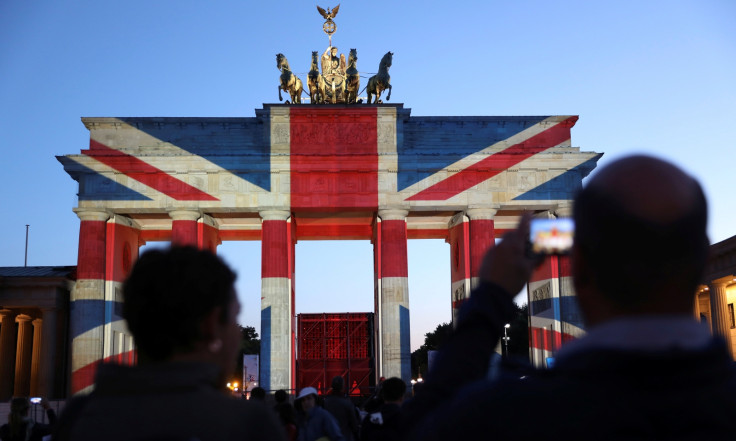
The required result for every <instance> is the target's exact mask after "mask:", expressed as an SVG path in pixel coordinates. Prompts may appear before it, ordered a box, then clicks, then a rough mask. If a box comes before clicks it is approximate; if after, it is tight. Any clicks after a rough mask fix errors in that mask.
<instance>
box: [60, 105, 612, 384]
mask: <svg viewBox="0 0 736 441" xmlns="http://www.w3.org/2000/svg"><path fill="white" fill-rule="evenodd" d="M410 113H411V112H410V110H409V109H405V108H403V106H402V105H400V104H398V105H371V106H368V105H363V106H342V105H334V106H332V105H325V106H311V105H304V106H287V105H264V108H263V109H257V110H256V116H255V117H251V118H83V122H84V124H85V126H86V127H87V128H88V129H89V130H90V144H89V148H88V149H85V150H82V152H81V154H76V155H66V156H59V157H58V160H59V161H60V162H61V163H62V164H63V165H64V168H65V170H66V171H67V172H68V173H69V174H70V175H71V176H72V178H74V179H75V180H77V181H78V182H79V193H78V196H79V204H78V207H77V208H76V209H75V211H77V213H78V214H79V216H80V219H81V220H82V226H81V230H80V258H79V266H80V269H79V274H80V276H79V277H80V280H81V281H82V283H79V284H78V285H79V286H78V289H76V294H75V296H74V299H73V302H72V325H71V329H72V333H73V338H74V342H75V343H74V344H73V351H74V353H73V355H72V364H73V368H72V370H73V373H72V383H73V389H74V392H78V391H82V390H85V389H86V388H88V387H89V386H90V385H91V384H92V377H91V373H92V372H93V371H94V366H96V364H97V363H99V362H100V361H101V360H104V359H113V360H118V361H120V360H122V361H123V362H125V361H128V362H130V361H132V360H133V359H134V352H133V350H132V342H131V341H129V340H128V336H127V334H126V332H125V328H124V325H123V324H122V322H121V319H120V317H119V314H118V310H119V307H118V302H119V293H118V292H119V285H120V283H121V281H122V279H123V278H124V276H125V274H126V272H127V270H128V269H129V266H130V263H131V261H132V260H134V259H135V258H136V257H137V246H138V245H139V244H140V243H144V242H145V241H148V240H176V234H173V236H172V224H175V223H176V222H189V221H191V222H193V223H192V225H193V228H195V229H198V230H196V231H199V233H196V232H195V233H193V234H199V235H198V236H197V237H199V238H200V239H201V241H202V243H200V245H201V246H205V247H209V248H212V249H214V247H216V244H217V243H218V241H221V240H261V234H262V227H261V220H260V219H261V217H259V213H262V212H264V210H280V211H283V212H288V213H290V216H291V218H290V219H291V221H290V222H291V225H292V228H293V229H294V233H293V236H294V237H293V239H294V240H297V239H330V238H332V239H341V238H350V239H373V238H374V225H375V216H376V212H379V211H380V210H385V209H394V208H400V209H402V210H406V211H408V213H409V214H408V216H407V218H406V228H407V230H408V237H409V238H445V239H448V238H449V233H448V232H449V226H448V225H449V221H450V220H451V219H452V218H453V216H456V215H457V213H459V212H463V211H464V210H468V209H472V208H483V207H486V208H492V209H493V210H494V213H495V215H494V220H495V229H496V232H497V233H498V232H499V231H500V232H503V230H505V229H508V228H512V227H513V225H514V223H515V221H516V219H517V218H518V215H519V213H520V212H521V210H535V211H539V212H541V211H545V210H554V209H555V208H556V207H559V206H560V204H567V203H568V202H569V201H570V200H571V199H572V196H573V194H574V192H575V191H576V190H577V189H578V188H579V187H580V185H581V182H582V179H583V178H584V177H585V176H586V175H587V174H588V173H590V171H591V170H593V169H594V168H595V165H596V162H597V161H598V159H599V158H600V156H601V154H599V153H594V152H580V151H579V149H578V148H576V147H572V146H571V144H570V129H571V128H572V127H573V126H574V125H575V123H576V121H577V119H578V117H577V116H509V117H414V116H411V115H410ZM190 212H196V213H200V214H202V216H201V217H199V218H196V217H195V218H193V220H192V219H189V218H187V213H190ZM177 216H179V217H177ZM172 219H173V220H172ZM453 222H455V221H453ZM455 223H457V222H455ZM455 223H454V224H455ZM454 224H453V225H454ZM193 231H195V230H193ZM100 237H102V239H100ZM100 240H102V241H103V242H104V243H105V244H106V245H104V246H96V245H88V244H99V243H101V242H100ZM448 240H449V239H448ZM126 244H127V245H126ZM126 246H127V248H126ZM126 250H127V251H126ZM121 256H122V257H121ZM550 271H551V270H550ZM264 272H266V270H265V269H264ZM554 273H555V274H558V273H559V271H558V270H556V271H555V272H554ZM550 275H552V272H550ZM559 279H560V277H559V276H558V277H557V281H556V282H555V283H556V284H557V285H559V284H560V282H559ZM540 280H555V277H549V278H546V279H537V281H540ZM453 282H455V280H453ZM563 285H564V283H563ZM535 289H536V288H535ZM563 291H564V289H563ZM535 292H536V291H535ZM541 292H542V291H539V292H538V293H537V294H539V295H541V294H540V293H541ZM549 292H550V293H551V294H550V296H551V297H550V298H552V299H554V298H557V299H558V300H559V298H560V297H561V291H560V289H552V290H550V291H549ZM530 300H533V299H530ZM543 300H545V299H543ZM553 302H554V300H553ZM537 309H538V308H535V307H533V308H532V310H533V311H536V310H537ZM559 309H560V308H557V309H555V308H552V311H558V310H559ZM544 314H547V315H549V314H548V309H544ZM544 314H543V315H544ZM544 317H546V315H545V316H544ZM547 319H548V320H551V322H543V323H542V322H540V323H541V325H540V326H541V328H544V329H547V331H546V332H558V333H563V329H562V328H563V327H564V326H563V325H564V324H565V323H566V322H565V320H563V319H562V315H561V314H560V313H553V314H552V316H551V318H550V317H547ZM535 323H536V322H535V319H534V318H533V319H532V326H535ZM575 332H577V331H574V332H573V331H571V332H570V334H571V335H574V334H575ZM543 333H544V332H543ZM554 340H555V339H554V338H551V339H547V338H544V337H542V338H539V339H536V340H533V341H532V343H533V344H534V345H536V346H541V349H543V350H550V349H553V346H554ZM547 341H549V342H550V343H545V342H547ZM99 342H102V344H101V345H98V343H99ZM545 345H547V346H546V347H545ZM100 346H101V347H102V348H103V349H102V351H99V350H97V349H94V348H96V347H100ZM268 362H269V360H268V357H265V358H264V357H263V356H262V363H266V364H267V363H268ZM262 381H264V380H263V379H262Z"/></svg>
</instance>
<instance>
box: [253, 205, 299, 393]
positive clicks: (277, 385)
mask: <svg viewBox="0 0 736 441" xmlns="http://www.w3.org/2000/svg"><path fill="white" fill-rule="evenodd" d="M260 215H261V218H262V219H263V224H262V230H261V357H260V363H261V386H262V387H264V388H265V389H266V390H274V389H291V388H292V386H293V385H292V384H291V379H292V366H291V361H292V360H293V351H294V346H293V342H292V341H291V335H292V332H291V331H292V329H291V327H292V318H293V315H292V296H291V279H290V274H289V270H290V267H291V265H290V262H289V259H290V255H291V252H290V250H291V247H292V239H291V228H290V224H289V222H288V218H289V217H290V216H291V213H289V212H288V211H277V210H273V211H262V212H261V213H260Z"/></svg>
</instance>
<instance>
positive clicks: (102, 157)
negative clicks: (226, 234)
mask: <svg viewBox="0 0 736 441" xmlns="http://www.w3.org/2000/svg"><path fill="white" fill-rule="evenodd" d="M89 144H90V149H89V150H83V151H82V153H83V154H85V155H87V156H89V157H91V158H94V159H96V160H98V161H100V162H102V163H103V164H106V165H107V166H109V167H112V168H114V169H115V170H117V171H119V172H121V173H123V174H125V175H126V176H129V177H131V178H133V179H135V180H136V181H138V182H142V183H144V184H146V185H148V186H149V187H151V188H153V189H154V190H157V191H160V192H161V193H163V194H165V195H167V196H170V197H172V198H174V199H176V200H177V201H216V200H218V199H217V198H216V197H214V196H211V195H209V194H207V193H205V192H203V191H201V190H199V189H198V188H195V187H192V186H191V185H189V184H187V183H185V182H183V181H181V180H179V179H176V178H174V177H173V176H171V175H169V174H168V173H166V172H164V171H162V170H159V169H157V168H156V167H154V166H152V165H150V164H148V163H146V162H143V161H141V160H140V159H138V158H136V157H135V156H131V155H128V154H126V153H123V152H121V151H119V150H115V149H112V148H110V147H108V146H106V145H104V144H102V143H100V142H97V141H95V140H93V139H90V141H89Z"/></svg>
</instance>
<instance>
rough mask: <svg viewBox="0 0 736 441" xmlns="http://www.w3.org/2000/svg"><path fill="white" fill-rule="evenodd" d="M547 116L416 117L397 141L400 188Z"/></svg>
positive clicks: (514, 133)
mask: <svg viewBox="0 0 736 441" xmlns="http://www.w3.org/2000/svg"><path fill="white" fill-rule="evenodd" d="M546 118H548V117H547V116H519V117H513V116H508V117H474V116H471V117H468V116H460V117H447V116H442V117H412V118H409V119H407V120H406V121H404V122H403V124H401V125H400V126H401V128H400V132H401V139H400V140H397V141H400V142H397V146H396V148H397V150H398V151H397V153H398V160H399V165H398V188H399V190H403V189H405V188H407V187H409V186H410V185H413V184H416V183H417V182H419V181H421V180H422V179H425V178H427V177H429V176H431V175H432V174H434V173H437V172H438V171H440V170H443V169H444V168H446V167H448V166H449V165H451V164H453V163H455V162H457V161H459V160H461V159H463V158H465V157H467V156H470V155H472V154H474V153H478V152H479V151H481V150H483V149H485V148H487V147H489V146H491V145H493V144H495V143H497V142H499V141H503V140H504V139H508V138H509V137H511V136H514V135H516V134H517V133H519V132H521V131H523V130H526V129H528V128H529V127H531V126H533V125H534V124H537V123H538V122H540V121H542V120H544V119H546Z"/></svg>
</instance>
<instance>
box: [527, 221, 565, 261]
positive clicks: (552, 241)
mask: <svg viewBox="0 0 736 441" xmlns="http://www.w3.org/2000/svg"><path fill="white" fill-rule="evenodd" d="M574 235H575V222H574V221H573V220H572V219H571V218H569V217H561V218H557V219H532V222H531V225H530V226H529V248H530V252H531V253H532V254H535V255H560V254H569V253H570V250H571V249H572V240H573V236H574Z"/></svg>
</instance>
